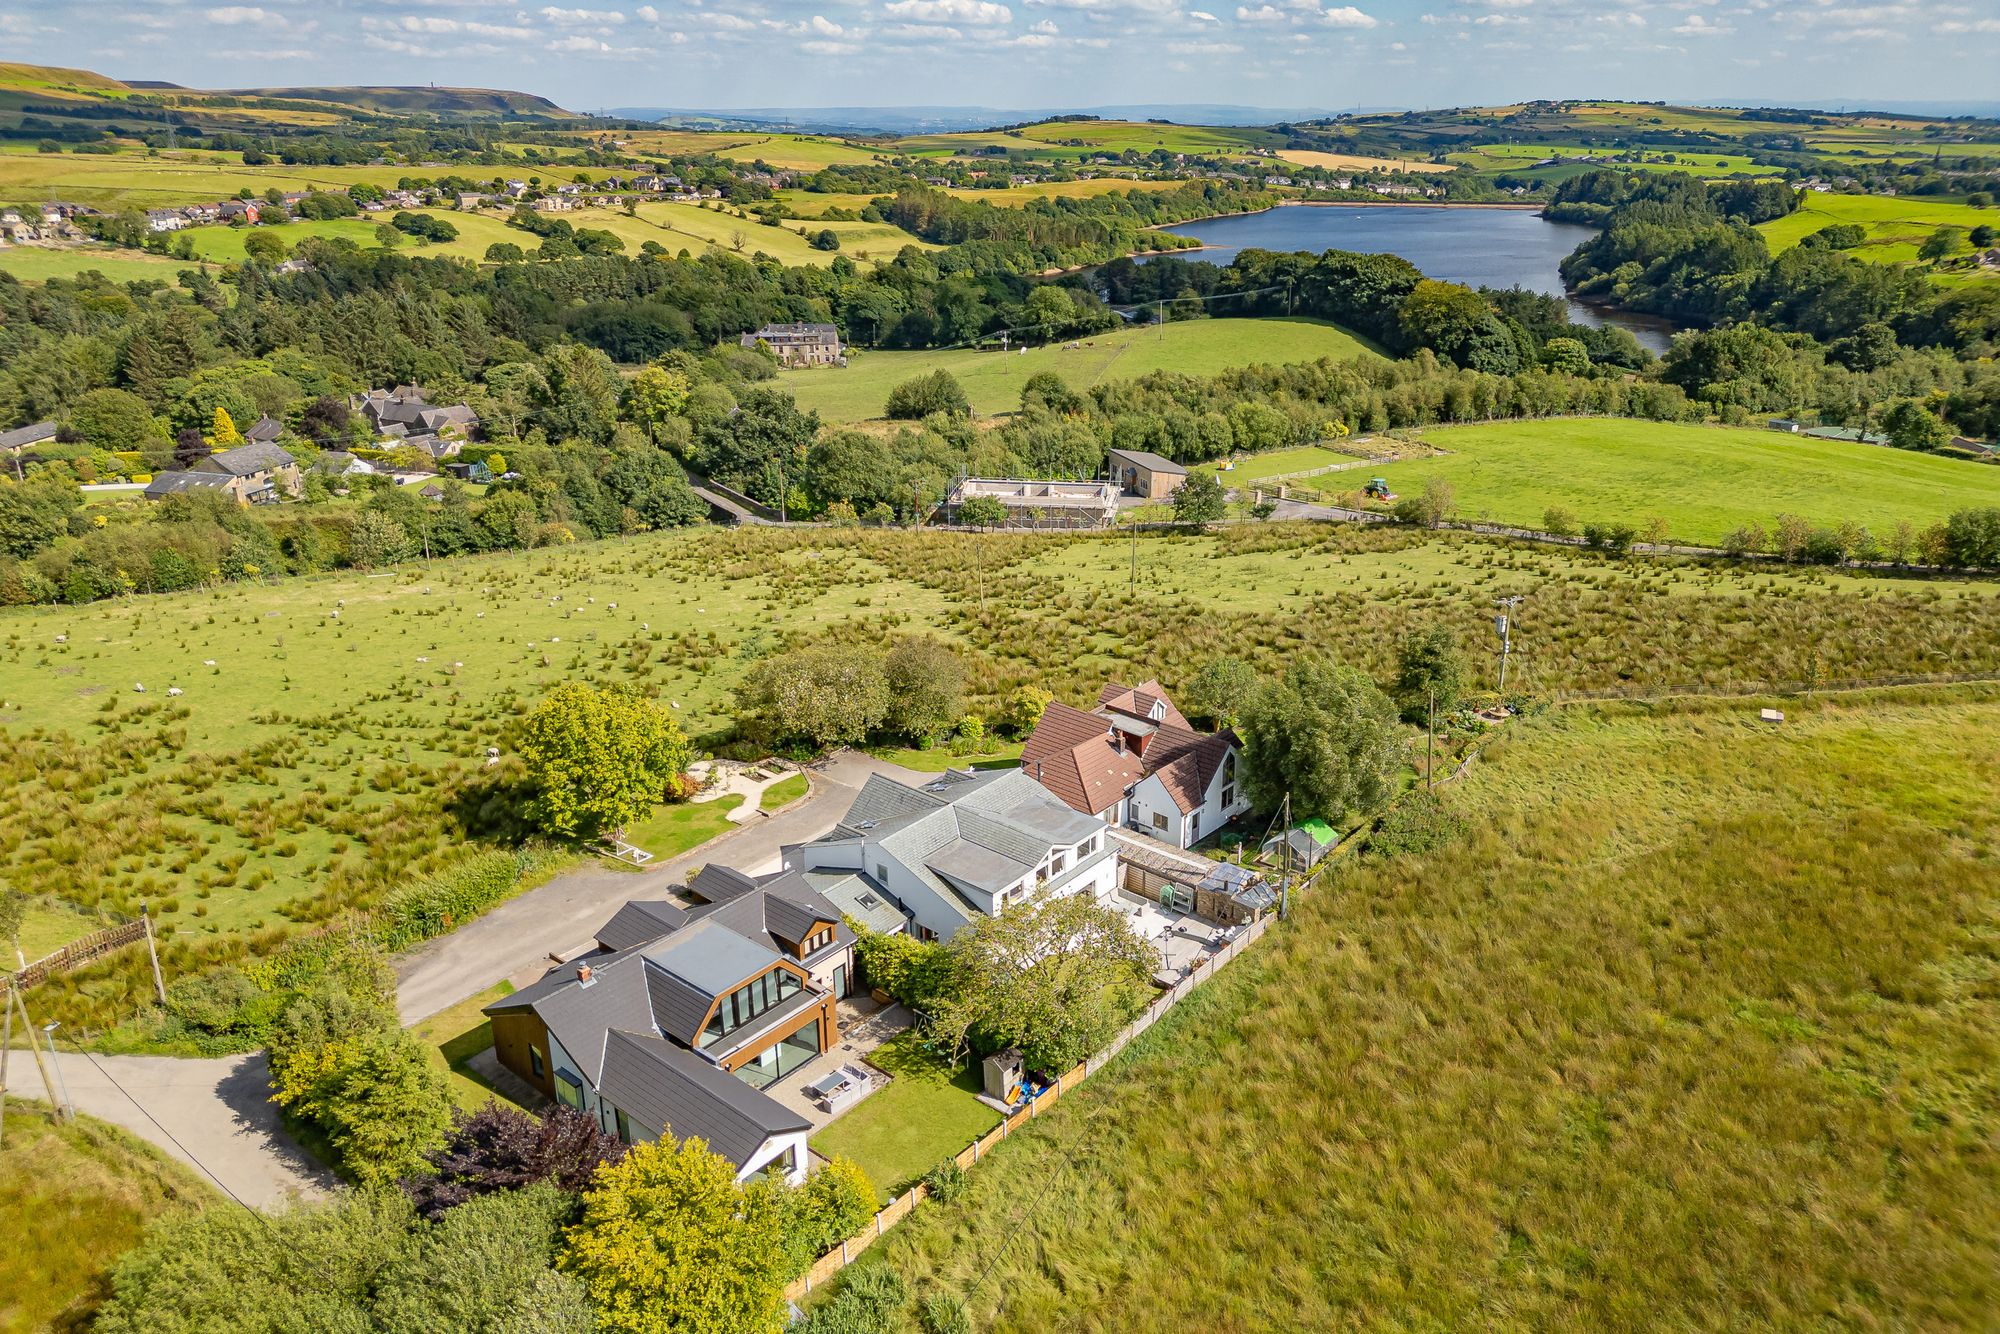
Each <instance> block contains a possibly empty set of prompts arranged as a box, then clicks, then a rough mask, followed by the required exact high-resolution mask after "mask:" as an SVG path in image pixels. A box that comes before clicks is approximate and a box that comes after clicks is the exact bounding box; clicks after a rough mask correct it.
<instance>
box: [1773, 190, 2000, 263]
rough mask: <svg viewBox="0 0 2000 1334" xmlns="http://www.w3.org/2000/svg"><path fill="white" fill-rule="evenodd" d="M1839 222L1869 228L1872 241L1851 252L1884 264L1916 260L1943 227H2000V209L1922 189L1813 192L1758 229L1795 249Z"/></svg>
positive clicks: (1776, 246)
mask: <svg viewBox="0 0 2000 1334" xmlns="http://www.w3.org/2000/svg"><path fill="white" fill-rule="evenodd" d="M1835 223H1858V224H1860V226H1861V227H1862V229H1863V230H1865V231H1866V232H1867V234H1868V239H1867V240H1866V241H1864V242H1863V243H1862V244H1861V245H1859V246H1857V247H1855V248H1854V249H1852V250H1849V251H1848V252H1846V253H1848V254H1850V255H1854V256H1856V257H1858V258H1861V259H1867V260H1874V261H1876V262H1878V263H1883V264H1913V263H1915V262H1916V261H1917V247H1918V246H1920V245H1922V244H1923V242H1924V238H1925V237H1927V236H1929V235H1930V234H1931V233H1932V232H1934V231H1936V230H1937V229H1938V228H1939V227H1944V226H1952V227H1963V228H1965V229H1966V230H1967V231H1971V230H1972V229H1973V228H1974V227H1981V226H1985V227H1993V228H1995V229H2000V209H1995V208H1974V207H1972V206H1971V205H1970V204H1962V203H1958V202H1956V201H1953V200H1949V199H1932V198H1928V197H1924V196H1919V195H1899V196H1896V197H1895V198H1888V197H1885V196H1881V195H1841V194H1808V195H1807V196H1806V197H1805V201H1804V202H1803V203H1801V204H1800V205H1799V207H1798V210H1797V211H1796V212H1793V213H1789V214H1787V215H1786V216H1784V217H1782V218H1776V219H1773V220H1772V221H1770V222H1765V223H1759V224H1758V226H1757V230H1758V231H1760V232H1762V233H1764V239H1765V240H1766V241H1767V242H1769V244H1770V247H1771V249H1773V250H1789V249H1791V248H1792V247H1793V246H1795V245H1797V244H1798V243H1799V242H1800V241H1801V240H1803V239H1805V238H1806V237H1807V236H1809V235H1811V234H1812V233H1814V232H1816V231H1818V230H1820V228H1822V227H1830V226H1833V225H1834V224H1835Z"/></svg>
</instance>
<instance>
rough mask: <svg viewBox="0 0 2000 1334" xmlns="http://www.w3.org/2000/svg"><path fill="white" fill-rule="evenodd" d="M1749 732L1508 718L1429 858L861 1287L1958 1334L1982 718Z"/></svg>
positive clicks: (1299, 932) (1146, 1059)
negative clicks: (1462, 824)
mask: <svg viewBox="0 0 2000 1334" xmlns="http://www.w3.org/2000/svg"><path fill="white" fill-rule="evenodd" d="M1758 702H1759V701H1753V700H1734V701H1726V702H1723V701H1710V702H1701V703H1687V704H1681V705H1673V706H1664V707H1655V708H1646V709H1638V708H1631V707H1624V706H1606V707H1593V708H1589V709H1575V710H1562V711H1559V712H1556V713H1553V714H1549V715H1545V716H1542V717H1539V718H1532V719H1526V720H1523V721H1521V722H1517V723H1515V724H1511V725H1510V728H1511V730H1510V732H1509V734H1508V735H1506V736H1504V737H1502V738H1500V739H1498V740H1497V741H1496V742H1495V743H1493V744H1492V745H1491V746H1490V747H1489V748H1488V749H1487V750H1486V752H1485V756H1484V759H1483V761H1482V762H1481V763H1479V764H1477V765H1476V766H1475V767H1474V768H1473V770H1472V772H1471V774H1470V776H1469V777H1468V778H1466V779H1465V780H1464V781H1463V782H1461V783H1460V784H1458V785H1456V787H1455V789H1454V790H1453V791H1451V793H1450V794H1449V800H1450V802H1451V803H1452V805H1453V806H1455V807H1456V808H1458V809H1459V810H1460V811H1461V812H1462V813H1463V814H1464V816H1465V817H1466V822H1467V832H1466V833H1465V834H1463V835H1462V836H1461V837H1460V838H1459V839H1458V840H1457V841H1456V842H1455V843H1452V844H1450V845H1448V846H1446V847H1445V848H1443V849H1441V850H1439V851H1436V852H1434V853H1431V854H1428V855H1422V856H1405V857H1401V858H1393V859H1364V860H1360V861H1358V862H1357V861H1356V859H1353V858H1347V859H1343V860H1342V861H1341V862H1340V863H1339V864H1338V865H1337V866H1336V868H1335V869H1334V870H1333V871H1332V872H1331V873H1330V874H1329V875H1328V876H1327V877H1325V878H1324V879H1323V880H1322V881H1321V883H1320V884H1319V885H1318V886H1317V887H1316V888H1315V889H1314V890H1312V891H1310V892H1308V893H1307V894H1305V895H1303V896H1302V897H1301V899H1300V901H1299V906H1298V907H1297V909H1296V910H1295V912H1294V916H1293V919H1292V920H1291V921H1290V922H1289V923H1288V924H1286V925H1285V926H1283V927H1281V928H1280V929H1279V930H1277V931H1276V932H1275V933H1273V935H1271V936H1270V937H1267V939H1266V942H1265V943H1264V944H1262V945H1260V946H1259V947H1258V950H1257V951H1256V952H1253V953H1252V954H1250V955H1248V956H1246V957H1245V958H1244V959H1243V960H1241V961H1239V962H1237V963H1235V964H1232V965H1231V966H1230V968H1229V969H1228V971H1226V972H1224V973H1222V974H1219V975H1218V976H1217V977H1216V978H1215V979H1214V980H1212V981H1210V982H1209V983H1207V984H1206V985H1205V986H1203V987H1202V988H1201V989H1200V990H1198V991H1196V992H1195V993H1194V994H1193V995H1192V996H1191V997H1190V998H1189V999H1188V1000H1186V1001H1184V1002H1182V1004H1181V1005H1180V1006H1178V1007H1177V1008H1176V1009H1175V1010H1174V1011H1172V1013H1171V1015H1170V1016H1169V1017H1168V1018H1167V1019H1166V1020H1165V1021H1163V1022H1162V1023H1161V1024H1159V1025H1156V1026H1155V1027H1154V1029H1153V1030H1152V1031H1150V1032H1148V1033H1147V1034H1146V1035H1144V1036H1143V1037H1142V1038H1141V1039H1140V1040H1139V1041H1138V1042H1136V1043H1134V1044H1133V1046H1132V1047H1131V1048H1129V1049H1128V1050H1127V1052H1126V1053H1125V1054H1124V1055H1123V1056H1122V1057H1121V1058H1120V1059H1119V1060H1118V1061H1117V1062H1116V1063H1115V1064H1114V1065H1112V1066H1111V1067H1110V1068H1109V1069H1107V1070H1106V1071H1105V1072H1104V1073H1102V1074H1099V1075H1098V1076H1097V1077H1096V1078H1095V1079H1093V1080H1092V1081H1091V1082H1090V1083H1088V1084H1085V1085H1084V1086H1083V1087H1082V1088H1081V1089H1079V1090H1077V1091H1076V1092H1073V1093H1072V1094H1070V1095H1069V1096H1068V1097H1065V1098H1064V1099H1063V1100H1062V1101H1061V1102H1060V1103H1058V1104H1056V1106H1055V1107H1054V1108H1052V1109H1051V1110H1050V1111H1049V1112H1048V1113H1047V1114H1046V1115H1044V1116H1040V1117H1037V1118H1036V1119H1035V1121H1034V1122H1033V1123H1032V1125H1031V1126H1029V1127H1027V1128H1026V1129H1025V1130H1024V1132H1023V1133H1020V1134H1016V1135H1013V1136H1010V1137H1009V1138H1008V1139H1007V1140H1006V1142H1005V1143H1004V1144H1002V1145H1001V1146H1000V1147H999V1148H998V1149H997V1150H995V1152H994V1153H993V1155H992V1156H991V1157H990V1158H989V1159H988V1160H987V1161H986V1162H984V1163H982V1164H981V1165H980V1166H979V1167H978V1168H977V1169H976V1170H974V1171H973V1172H972V1173H971V1176H970V1188H969V1189H968V1190H967V1191H966V1192H965V1194H964V1196H963V1197H962V1198H961V1199H959V1200H958V1201H955V1202H954V1203H952V1204H950V1205H939V1204H936V1203H927V1204H925V1205H924V1206H922V1207H921V1208H919V1209H918V1210H917V1212H916V1213H915V1214H914V1215H912V1216H911V1218H909V1219H908V1220H907V1221H905V1222H904V1223H903V1224H902V1225H900V1226H899V1227H898V1228H896V1229H895V1230H894V1231H892V1232H890V1233H889V1234H888V1235H887V1236H886V1237H885V1238H884V1239H883V1240H882V1241H881V1242H880V1243H878V1244H876V1245H875V1246H873V1247H872V1248H870V1250H869V1251H868V1252H867V1254H866V1256H865V1257H864V1258H863V1259H862V1260H861V1262H860V1263H861V1265H864V1266H867V1265H888V1266H890V1267H892V1268H894V1269H896V1270H898V1271H900V1272H901V1273H902V1274H903V1276H904V1277H905V1278H906V1279H908V1280H909V1282H910V1285H911V1288H912V1290H913V1291H914V1292H916V1293H918V1294H925V1293H930V1292H939V1293H943V1294H946V1295H948V1296H950V1297H954V1298H958V1299H961V1300H963V1301H964V1302H965V1304H966V1306H967V1308H968V1314H969V1315H970V1316H971V1319H972V1327H974V1328H979V1329H992V1330H995V1331H1001V1332H1002V1334H1015V1332H1017V1331H1021V1332H1025V1331H1032V1330H1046V1329H1093V1330H1112V1329H1168V1328H1173V1329H1217V1330H1252V1329H1271V1328H1296V1329H1368V1330H1391V1329H1394V1330H1407V1329H1471V1328H1481V1329H1523V1330H1525V1329H1551V1330H1553V1329H1578V1330H1583V1329H1636V1328H1649V1329H1722V1328H1729V1329H1771V1330H1781V1329H1802V1328H1811V1327H1819V1326H1837V1327H1841V1328H1849V1329H1939V1330H1943V1329H1966V1330H1970V1329H1981V1328H1986V1327H1987V1326H1989V1325H1990V1323H1991V1320H1990V1317H1991V1313H1992V1312H1993V1311H1994V1310H1995V1309H1996V1304H2000V1269H1996V1268H1995V1267H1994V1265H1993V1264H1992V1257H1993V1255H1994V1254H1995V1253H1996V1251H2000V1210H1996V1208H1995V1207H1994V1206H1995V1200H1996V1199H2000V1167H1996V1164H1995V1161H1994V1158H1993V1155H1992V1154H1991V1152H1990V1145H1991V1143H1992V1141H1993V1137H1994V1136H1995V1135H1996V1134H2000V1064H1996V1062H1995V1059H1994V1054H1995V1052H1996V1050H2000V1002H1996V999H1995V994H1994V988H1993V985H1992V983H1993V979H1994V958H1993V936H1994V931H1995V927H1996V923H2000V895H1996V892H1995V881H1994V876H1993V872H1992V865H1993V861H1994V858H1995V857H1996V856H2000V692H1996V691H1994V690H1992V689H1991V688H1962V689H1958V690H1953V691H1922V692H1908V693H1903V694H1885V695H1880V696H1872V697H1871V696H1860V697H1848V698H1839V699H1828V700H1820V701H1811V700H1797V699H1789V700H1784V701H1782V704H1783V708H1784V710H1785V712H1786V722H1785V723H1784V724H1783V725H1782V727H1778V728H1772V727H1768V726H1764V725H1760V724H1759V723H1758V721H1757V707H1756V706H1757V703H1758ZM1981 775H1983V777H1982V776H1981ZM1635 812H1644V818H1634V814H1635ZM1190 1210H1193V1211H1195V1212H1193V1213H1190V1212H1189V1211H1190ZM1176 1218H1183V1219H1187V1220H1188V1221H1189V1226H1188V1227H1176V1226H1167V1225H1165V1220H1171V1219H1176ZM911 1314H914V1312H912V1313H911ZM902 1327H907V1328H915V1327H916V1326H915V1322H914V1321H912V1322H911V1323H910V1324H909V1325H907V1326H902Z"/></svg>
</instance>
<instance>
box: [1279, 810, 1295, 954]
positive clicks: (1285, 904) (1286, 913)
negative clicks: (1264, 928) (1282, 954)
mask: <svg viewBox="0 0 2000 1334" xmlns="http://www.w3.org/2000/svg"><path fill="white" fill-rule="evenodd" d="M1278 837H1279V838H1280V839H1281V840H1283V842H1284V845H1285V873H1284V876H1283V877H1282V878H1281V879H1280V880H1279V881H1278V920H1279V921H1281V922H1282V921H1284V920H1285V919H1286V918H1288V917H1290V916H1291V915H1292V794H1291V793H1289V792H1287V793H1286V794H1285V801H1284V804H1283V805H1282V806H1280V807H1279V809H1278Z"/></svg>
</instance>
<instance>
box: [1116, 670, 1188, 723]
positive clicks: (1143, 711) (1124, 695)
mask: <svg viewBox="0 0 2000 1334" xmlns="http://www.w3.org/2000/svg"><path fill="white" fill-rule="evenodd" d="M1155 703H1158V704H1161V705H1163V706H1164V708H1163V710H1162V712H1161V716H1160V718H1159V719H1157V720H1155V719H1154V717H1153V705H1154V704H1155ZM1097 707H1098V708H1100V709H1109V710H1111V711H1112V712H1113V713H1122V714H1124V715H1125V716H1126V717H1128V718H1138V719H1141V720H1143V721H1145V722H1154V721H1158V722H1160V723H1162V724H1165V723H1172V724H1173V725H1174V726H1176V727H1186V726H1187V725H1188V720H1187V719H1186V718H1184V717H1182V716H1181V711H1180V710H1179V709H1177V708H1175V707H1174V702H1173V701H1172V700H1170V699H1168V698H1167V692H1166V689H1165V688H1164V687H1163V686H1161V684H1160V683H1159V682H1158V681H1141V682H1140V683H1139V684H1138V685H1136V686H1132V687H1131V688H1129V689H1128V688H1126V687H1125V686H1121V685H1119V684H1117V683H1116V682H1113V683H1112V684H1110V685H1108V686H1106V687H1104V689H1102V690H1100V691H1098V692H1097Z"/></svg>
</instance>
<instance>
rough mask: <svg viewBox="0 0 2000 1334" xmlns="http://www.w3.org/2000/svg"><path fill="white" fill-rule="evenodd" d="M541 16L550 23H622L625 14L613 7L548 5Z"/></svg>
mask: <svg viewBox="0 0 2000 1334" xmlns="http://www.w3.org/2000/svg"><path fill="white" fill-rule="evenodd" d="M542 17H543V18H545V19H547V20H548V21H549V22H551V23H623V22H624V21H625V16H624V15H623V14H622V13H620V12H619V11H617V10H615V9H557V8H555V7H554V6H550V7H548V8H545V9H543V10H542Z"/></svg>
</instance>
